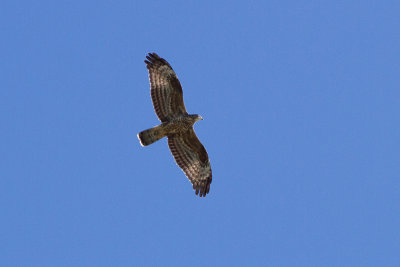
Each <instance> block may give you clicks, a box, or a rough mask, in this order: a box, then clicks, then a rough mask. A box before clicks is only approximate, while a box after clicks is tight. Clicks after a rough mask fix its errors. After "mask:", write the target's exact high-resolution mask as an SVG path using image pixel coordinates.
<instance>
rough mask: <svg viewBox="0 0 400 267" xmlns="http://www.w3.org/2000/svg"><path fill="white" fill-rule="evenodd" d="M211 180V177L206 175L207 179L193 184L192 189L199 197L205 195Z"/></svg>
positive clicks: (208, 190)
mask: <svg viewBox="0 0 400 267" xmlns="http://www.w3.org/2000/svg"><path fill="white" fill-rule="evenodd" d="M211 182H212V178H211V177H208V178H207V180H205V181H204V182H203V183H201V184H197V185H193V189H194V190H195V193H196V195H198V196H199V197H206V195H207V194H208V193H209V192H210V184H211ZM199 193H200V194H199Z"/></svg>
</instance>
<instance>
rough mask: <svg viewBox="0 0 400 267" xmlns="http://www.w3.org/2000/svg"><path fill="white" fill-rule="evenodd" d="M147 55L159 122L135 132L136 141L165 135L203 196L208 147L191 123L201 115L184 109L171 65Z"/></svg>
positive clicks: (208, 171) (207, 173) (208, 168)
mask: <svg viewBox="0 0 400 267" xmlns="http://www.w3.org/2000/svg"><path fill="white" fill-rule="evenodd" d="M146 58H147V60H145V61H144V62H145V63H146V66H147V69H148V70H149V79H150V92H151V99H152V101H153V106H154V110H155V111H156V114H157V117H158V118H159V119H160V121H161V124H160V125H158V126H155V127H153V128H151V129H148V130H145V131H142V132H140V133H138V138H139V141H140V143H141V145H142V146H148V145H150V144H152V143H154V142H155V141H158V140H160V139H161V138H163V137H165V136H166V137H167V138H168V146H169V149H170V150H171V153H172V155H173V156H174V158H175V161H176V163H177V165H178V166H179V167H181V168H182V170H183V172H184V173H185V174H186V176H187V177H188V178H189V180H190V182H191V183H192V184H193V189H194V190H195V191H196V195H198V194H199V193H200V197H205V196H206V194H208V192H209V191H210V184H211V180H212V173H211V165H210V161H209V159H208V154H207V151H206V150H205V148H204V146H203V145H202V144H201V143H200V141H199V139H198V138H197V136H196V133H195V132H194V130H193V125H194V123H195V122H197V121H198V120H202V119H203V118H202V117H201V116H200V115H197V114H195V115H189V114H188V113H187V111H186V108H185V105H184V103H183V92H182V86H181V83H180V82H179V80H178V77H177V76H176V74H175V72H174V70H173V69H172V67H171V65H169V64H168V62H167V61H166V60H165V59H163V58H160V57H159V56H158V55H157V54H156V53H149V54H148V55H147V56H146Z"/></svg>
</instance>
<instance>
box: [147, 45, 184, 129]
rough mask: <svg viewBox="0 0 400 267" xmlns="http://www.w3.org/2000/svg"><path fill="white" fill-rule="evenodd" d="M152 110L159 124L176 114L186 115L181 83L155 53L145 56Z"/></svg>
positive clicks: (163, 60)
mask: <svg viewBox="0 0 400 267" xmlns="http://www.w3.org/2000/svg"><path fill="white" fill-rule="evenodd" d="M146 58H147V60H145V61H144V62H145V63H146V64H147V69H148V70H149V79H150V87H151V89H150V92H151V99H152V101H153V106H154V110H155V111H156V114H157V117H158V118H159V119H160V121H161V122H165V121H168V119H169V118H170V117H173V116H175V115H177V114H187V112H186V108H185V104H184V103H183V92H182V86H181V83H180V82H179V80H178V77H176V74H175V72H174V70H173V69H172V67H171V66H170V65H169V64H168V62H167V61H166V60H165V59H163V58H160V57H159V56H158V55H157V54H156V53H149V54H148V56H146Z"/></svg>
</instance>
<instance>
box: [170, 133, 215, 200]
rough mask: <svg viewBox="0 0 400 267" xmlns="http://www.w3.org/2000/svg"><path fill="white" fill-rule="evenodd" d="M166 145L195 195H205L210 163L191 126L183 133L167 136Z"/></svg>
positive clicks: (209, 176) (208, 183) (210, 177)
mask: <svg viewBox="0 0 400 267" xmlns="http://www.w3.org/2000/svg"><path fill="white" fill-rule="evenodd" d="M168 146H169V149H170V150H171V152H172V155H173V156H174V158H175V161H176V163H177V164H178V166H179V167H181V168H182V170H183V172H184V173H185V174H186V176H187V177H188V178H189V180H190V182H191V183H192V184H193V189H194V190H196V195H198V194H199V193H200V197H205V196H206V194H208V192H209V191H210V184H211V181H212V173H211V165H210V161H209V159H208V154H207V151H206V149H205V148H204V146H203V145H202V144H201V143H200V141H199V139H198V138H197V136H196V133H195V132H194V130H193V128H192V129H191V130H189V131H188V132H186V133H184V134H180V135H174V136H170V137H168Z"/></svg>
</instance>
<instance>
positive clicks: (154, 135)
mask: <svg viewBox="0 0 400 267" xmlns="http://www.w3.org/2000/svg"><path fill="white" fill-rule="evenodd" d="M160 126H161V125H158V126H155V127H153V128H150V129H147V130H144V131H142V132H140V133H138V135H137V137H138V138H139V141H140V144H141V145H142V146H148V145H151V144H152V143H154V142H156V141H158V140H160V139H161V138H163V137H164V136H165V133H164V131H162V130H161V127H160Z"/></svg>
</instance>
